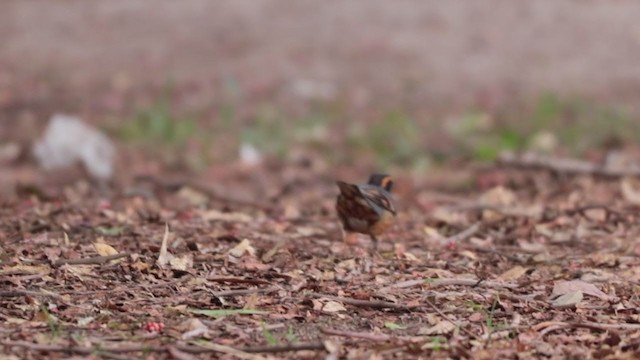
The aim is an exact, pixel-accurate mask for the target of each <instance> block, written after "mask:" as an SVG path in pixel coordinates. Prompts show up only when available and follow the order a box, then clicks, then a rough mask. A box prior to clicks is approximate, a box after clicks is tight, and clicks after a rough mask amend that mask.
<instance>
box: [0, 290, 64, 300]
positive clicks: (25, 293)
mask: <svg viewBox="0 0 640 360" xmlns="http://www.w3.org/2000/svg"><path fill="white" fill-rule="evenodd" d="M18 296H31V297H39V296H42V297H52V298H56V299H57V298H60V295H58V294H56V293H52V292H42V291H33V290H22V289H15V290H7V291H0V297H18Z"/></svg>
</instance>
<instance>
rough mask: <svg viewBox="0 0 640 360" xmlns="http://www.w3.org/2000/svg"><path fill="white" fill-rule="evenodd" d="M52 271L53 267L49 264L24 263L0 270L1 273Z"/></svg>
mask: <svg viewBox="0 0 640 360" xmlns="http://www.w3.org/2000/svg"><path fill="white" fill-rule="evenodd" d="M50 271H51V268H50V267H49V266H47V265H23V264H17V265H14V266H11V267H8V268H6V269H4V270H0V275H3V274H7V273H10V274H34V275H35V274H41V275H46V274H48V273H49V272H50Z"/></svg>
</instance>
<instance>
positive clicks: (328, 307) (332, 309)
mask: <svg viewBox="0 0 640 360" xmlns="http://www.w3.org/2000/svg"><path fill="white" fill-rule="evenodd" d="M340 311H347V309H346V308H345V307H344V305H342V303H339V302H337V301H333V300H330V301H327V302H326V303H325V304H324V306H322V312H325V313H330V314H331V313H337V312H340Z"/></svg>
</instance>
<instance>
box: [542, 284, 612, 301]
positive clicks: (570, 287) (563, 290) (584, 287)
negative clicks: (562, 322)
mask: <svg viewBox="0 0 640 360" xmlns="http://www.w3.org/2000/svg"><path fill="white" fill-rule="evenodd" d="M576 291H581V292H582V293H584V294H585V295H591V296H594V297H597V298H599V299H601V300H609V299H610V298H611V297H610V296H609V295H607V294H605V293H604V292H602V291H601V290H600V289H598V288H597V287H596V286H595V285H593V284H591V283H588V282H585V281H582V280H571V281H562V282H559V283H556V284H555V285H554V286H553V291H552V292H551V296H549V299H555V298H556V297H558V296H561V295H565V294H568V293H573V292H576Z"/></svg>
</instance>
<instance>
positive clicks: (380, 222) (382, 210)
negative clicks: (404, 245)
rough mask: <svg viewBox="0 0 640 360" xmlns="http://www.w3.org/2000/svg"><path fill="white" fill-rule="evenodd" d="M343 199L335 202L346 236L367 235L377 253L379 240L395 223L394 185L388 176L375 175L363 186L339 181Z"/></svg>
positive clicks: (340, 198) (339, 197)
mask: <svg viewBox="0 0 640 360" xmlns="http://www.w3.org/2000/svg"><path fill="white" fill-rule="evenodd" d="M336 184H338V187H339V188H340V195H338V200H337V201H336V210H337V211H338V217H339V218H340V221H341V222H342V227H343V228H344V230H345V231H347V232H356V233H361V234H367V235H369V236H371V239H372V240H373V245H374V249H376V250H377V249H378V236H380V235H382V234H383V233H384V232H385V231H386V230H387V229H388V228H389V227H390V226H391V225H392V224H393V222H394V220H395V217H396V207H395V205H394V201H393V198H392V196H391V188H392V187H393V181H392V179H391V176H389V175H386V174H373V175H371V177H369V182H368V183H367V184H364V185H355V184H349V183H346V182H344V181H336Z"/></svg>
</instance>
